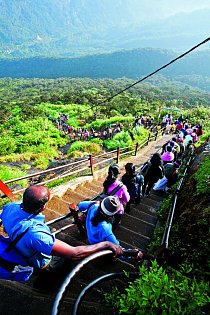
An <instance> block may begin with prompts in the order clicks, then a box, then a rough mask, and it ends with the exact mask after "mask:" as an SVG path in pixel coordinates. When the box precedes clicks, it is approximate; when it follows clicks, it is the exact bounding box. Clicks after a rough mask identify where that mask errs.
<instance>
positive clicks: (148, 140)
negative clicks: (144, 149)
mask: <svg viewBox="0 0 210 315" xmlns="http://www.w3.org/2000/svg"><path fill="white" fill-rule="evenodd" d="M150 136H151V134H150V133H149V136H148V139H147V144H148V143H149V142H150Z"/></svg>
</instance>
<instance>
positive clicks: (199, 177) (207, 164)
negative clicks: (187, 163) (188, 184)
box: [195, 157, 210, 194]
mask: <svg viewBox="0 0 210 315" xmlns="http://www.w3.org/2000/svg"><path fill="white" fill-rule="evenodd" d="M209 170H210V157H206V158H205V159H204V161H203V162H202V163H201V165H200V167H199V169H198V171H197V172H196V173H195V179H196V193H197V194H209V193H210V173H209Z"/></svg>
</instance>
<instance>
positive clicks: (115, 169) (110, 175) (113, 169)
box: [103, 164, 120, 193]
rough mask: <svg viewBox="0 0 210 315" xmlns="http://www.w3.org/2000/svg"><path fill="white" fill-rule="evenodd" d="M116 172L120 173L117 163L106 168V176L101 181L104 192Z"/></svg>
mask: <svg viewBox="0 0 210 315" xmlns="http://www.w3.org/2000/svg"><path fill="white" fill-rule="evenodd" d="M118 174H120V168H119V165H118V164H113V165H110V167H109V170H108V176H107V178H106V179H105V181H104V183H103V186H104V192H105V193H107V191H108V188H109V186H110V185H111V184H113V183H114V182H115V181H116V179H117V177H118Z"/></svg>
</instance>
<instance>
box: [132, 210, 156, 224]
mask: <svg viewBox="0 0 210 315" xmlns="http://www.w3.org/2000/svg"><path fill="white" fill-rule="evenodd" d="M127 215H128V216H129V215H131V216H133V217H136V218H139V219H141V220H143V221H146V222H147V223H151V224H153V225H155V224H156V222H157V218H156V215H155V213H153V214H152V215H151V214H149V213H146V212H143V211H141V210H139V209H137V208H135V206H131V211H130V213H129V214H127Z"/></svg>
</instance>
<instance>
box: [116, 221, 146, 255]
mask: <svg viewBox="0 0 210 315" xmlns="http://www.w3.org/2000/svg"><path fill="white" fill-rule="evenodd" d="M114 234H115V235H116V237H117V239H118V240H119V241H120V242H121V241H124V242H126V243H127V244H129V247H137V248H141V249H142V250H146V248H147V244H148V243H149V241H150V238H149V237H147V236H145V235H142V234H140V233H137V232H133V231H132V230H130V229H127V228H125V227H124V226H121V225H119V226H118V227H117V228H116V230H115V231H114Z"/></svg>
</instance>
